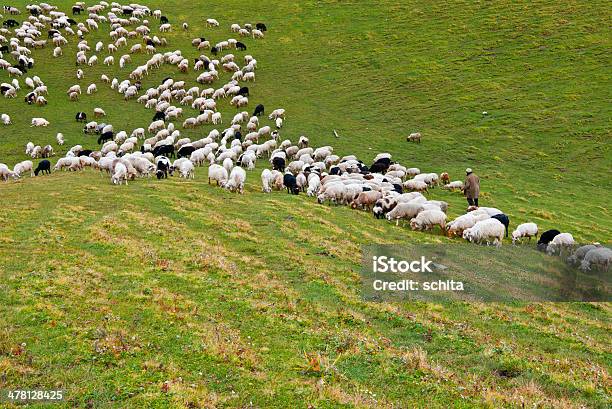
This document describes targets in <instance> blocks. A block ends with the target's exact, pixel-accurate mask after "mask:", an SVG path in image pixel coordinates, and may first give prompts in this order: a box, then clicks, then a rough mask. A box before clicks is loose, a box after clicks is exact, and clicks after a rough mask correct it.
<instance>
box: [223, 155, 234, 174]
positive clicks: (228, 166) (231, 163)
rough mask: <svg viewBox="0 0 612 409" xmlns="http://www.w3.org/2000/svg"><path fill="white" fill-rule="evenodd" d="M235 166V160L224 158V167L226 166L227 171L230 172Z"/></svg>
mask: <svg viewBox="0 0 612 409" xmlns="http://www.w3.org/2000/svg"><path fill="white" fill-rule="evenodd" d="M233 167H234V161H232V159H231V158H225V159H224V160H223V168H225V170H226V171H227V173H230V172H231V171H232V168H233Z"/></svg>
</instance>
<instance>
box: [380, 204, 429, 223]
mask: <svg viewBox="0 0 612 409" xmlns="http://www.w3.org/2000/svg"><path fill="white" fill-rule="evenodd" d="M423 210H424V208H423V205H421V204H420V203H398V204H397V205H396V206H395V207H394V208H393V210H391V211H390V212H389V213H387V220H389V221H392V220H395V225H396V226H398V225H399V221H400V220H411V219H413V218H415V217H417V216H418V214H419V213H420V212H422V211H423Z"/></svg>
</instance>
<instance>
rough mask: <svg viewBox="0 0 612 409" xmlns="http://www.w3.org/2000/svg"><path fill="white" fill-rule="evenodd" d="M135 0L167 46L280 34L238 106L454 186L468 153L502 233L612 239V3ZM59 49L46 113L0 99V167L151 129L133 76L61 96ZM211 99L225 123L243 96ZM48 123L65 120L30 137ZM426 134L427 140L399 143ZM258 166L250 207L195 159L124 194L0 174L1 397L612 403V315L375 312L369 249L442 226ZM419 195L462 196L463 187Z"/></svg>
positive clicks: (497, 308)
mask: <svg viewBox="0 0 612 409" xmlns="http://www.w3.org/2000/svg"><path fill="white" fill-rule="evenodd" d="M54 4H57V5H60V6H61V8H62V9H63V10H68V8H69V6H70V5H71V2H68V1H64V0H62V1H57V2H54ZM147 4H148V5H149V6H150V7H151V8H155V7H162V8H163V10H164V14H166V15H167V16H168V17H169V18H170V21H171V22H172V23H175V28H174V31H173V32H172V33H169V34H168V35H167V37H168V39H169V41H170V45H169V47H168V48H167V49H163V51H167V50H175V49H181V50H183V54H184V55H187V56H189V57H190V58H191V57H195V56H197V55H198V53H196V51H195V50H194V49H193V48H192V47H191V45H190V42H191V38H193V37H196V36H205V37H207V38H209V37H210V38H211V39H212V40H213V41H215V42H216V41H220V40H223V39H226V38H228V37H233V35H232V34H231V33H230V31H229V25H230V24H231V23H233V22H238V23H241V24H242V23H244V22H248V21H252V22H257V21H265V22H266V23H267V25H268V27H269V31H268V33H267V35H266V38H265V39H264V40H261V41H257V42H255V41H253V40H252V39H247V40H246V42H247V45H248V46H249V50H248V53H250V54H253V55H254V56H255V58H257V60H258V67H259V69H258V71H257V83H256V85H253V86H252V87H251V93H252V96H251V98H250V99H251V105H250V109H253V107H254V106H255V104H256V103H260V102H261V103H264V104H265V105H266V107H267V109H268V110H271V109H273V108H276V107H284V108H286V109H287V112H288V117H287V121H286V124H285V127H284V128H283V130H282V132H281V134H282V136H283V137H288V138H291V139H292V140H294V141H295V140H296V139H297V137H298V136H299V135H301V134H305V135H308V136H309V138H310V139H311V141H312V142H313V144H315V145H322V144H330V145H333V146H334V147H335V150H336V152H337V153H338V154H339V155H344V154H356V155H358V156H360V157H361V158H363V160H364V161H366V162H369V161H371V159H372V157H373V156H374V155H375V154H376V153H378V152H380V151H388V152H390V153H392V154H393V155H394V159H396V160H398V161H400V162H401V163H403V164H406V165H410V166H417V167H420V168H421V169H422V170H427V171H435V172H441V171H448V172H449V173H450V174H451V178H452V179H460V178H461V177H462V172H463V170H464V169H465V167H467V166H470V167H472V168H474V169H475V170H476V172H477V173H478V174H479V175H480V176H481V177H482V179H483V183H482V190H483V192H484V194H483V197H482V199H481V200H482V202H483V204H484V205H490V206H495V207H499V208H500V209H503V210H504V211H505V212H506V213H507V214H508V215H509V216H510V217H511V220H512V222H513V224H517V223H521V222H524V221H528V220H529V221H535V222H537V223H538V224H539V225H540V227H541V228H542V229H547V228H552V227H555V228H559V230H562V231H569V232H572V233H573V234H574V236H575V237H576V238H577V239H579V240H585V241H586V240H598V241H601V242H609V241H610V239H611V238H612V222H611V220H612V219H611V218H610V212H609V208H608V203H609V202H610V193H609V192H610V188H611V182H610V178H609V174H610V163H612V155H611V154H610V149H609V146H610V144H609V141H610V124H609V119H610V104H609V100H610V91H609V90H610V89H611V88H610V85H611V84H610V80H609V75H608V74H607V72H608V69H609V61H608V59H607V58H606V57H607V53H606V51H607V50H608V49H609V47H610V38H609V34H608V32H607V30H606V28H607V26H608V20H607V18H606V16H607V14H606V11H605V10H606V9H607V8H606V3H604V2H590V3H589V4H588V6H586V5H584V4H580V3H573V2H569V3H564V4H560V3H557V2H552V1H539V2H529V3H522V4H517V3H515V2H506V1H503V2H495V3H491V2H485V3H474V2H446V1H445V2H438V3H435V4H432V3H431V2H413V1H410V2H390V1H378V2H369V1H368V2H365V1H359V2H335V1H318V2H314V1H308V2H299V4H285V3H278V2H271V1H267V0H262V1H259V2H257V4H249V5H248V6H246V5H245V4H244V2H237V1H226V2H223V4H206V5H201V4H196V2H193V3H185V2H179V1H175V0H169V1H164V2H161V1H150V2H147ZM207 17H214V18H217V19H218V20H219V21H220V22H221V28H219V29H215V30H212V29H207V28H205V27H204V25H203V24H202V21H203V19H204V18H207ZM21 18H23V16H22V17H21ZM21 18H20V19H21ZM77 19H78V20H83V19H84V17H81V18H77ZM182 21H187V22H189V24H190V27H191V28H190V30H189V32H188V33H183V32H182V30H180V28H179V27H178V26H179V23H180V22H182ZM107 31H108V30H107V27H106V26H103V27H102V29H101V30H100V31H99V32H98V33H93V34H92V35H90V36H88V37H87V39H88V40H89V42H90V44H91V45H92V46H93V45H94V44H95V42H96V41H98V40H99V39H102V40H103V41H105V43H106V42H107V39H108V37H107ZM69 41H71V43H70V44H69V46H67V47H65V48H64V57H62V58H59V59H53V58H52V57H51V53H52V48H47V49H45V50H40V51H35V52H34V53H33V56H34V58H36V61H37V66H36V67H35V69H33V70H32V71H31V72H29V73H28V75H39V76H40V77H41V78H42V80H43V81H45V83H46V84H47V86H48V87H49V90H50V94H49V96H48V99H49V105H48V106H46V107H44V108H40V107H35V106H27V105H26V104H25V103H24V102H23V98H22V97H23V95H24V91H21V92H20V94H19V95H20V97H21V98H17V99H15V100H5V99H2V100H1V101H0V112H2V113H8V114H9V115H10V116H11V117H12V119H13V122H14V124H13V125H11V126H9V127H1V126H0V162H2V163H7V164H9V165H10V166H12V165H13V164H15V163H16V162H19V161H21V160H24V159H26V158H25V156H24V155H23V147H24V145H25V143H26V142H28V141H33V142H34V143H36V144H41V145H44V144H47V143H52V144H53V145H54V146H55V147H56V148H58V150H59V151H60V153H63V152H64V151H65V150H66V149H68V148H69V147H70V146H73V145H75V144H77V143H80V144H83V145H84V146H85V147H86V148H94V147H95V146H96V143H95V140H94V137H91V136H85V135H83V133H82V132H81V125H80V124H77V123H75V122H74V114H75V113H76V112H77V111H86V112H88V113H91V111H92V110H93V108H94V107H96V106H99V107H101V108H103V109H104V110H105V111H106V112H107V114H108V117H107V118H106V122H107V123H112V124H113V125H114V127H115V129H116V130H119V129H126V130H128V131H131V130H132V129H134V128H136V127H142V126H146V125H147V124H148V123H149V121H150V119H151V117H152V115H153V112H151V111H147V110H145V109H144V108H143V106H141V105H138V104H137V103H135V102H133V101H132V102H124V101H123V100H122V99H121V98H119V97H118V94H116V93H115V92H114V91H111V90H110V89H108V88H106V87H104V86H102V84H101V83H100V81H99V77H100V75H101V74H102V73H106V74H108V75H109V76H118V77H120V78H121V79H123V78H125V77H126V76H127V73H128V72H129V71H128V70H123V71H122V70H119V68H118V66H115V67H113V68H108V67H104V66H97V67H93V68H86V69H85V72H86V78H85V80H83V81H81V82H80V83H81V85H82V86H83V88H86V86H87V85H88V84H89V83H91V82H96V83H97V84H98V87H99V88H100V92H99V93H98V94H97V95H95V96H86V95H84V96H83V97H82V98H81V100H80V101H79V102H76V103H75V102H68V101H67V97H66V95H65V91H66V90H67V89H68V87H69V86H71V85H73V84H76V83H77V80H76V77H75V67H74V53H75V52H76V51H75V49H76V47H75V41H74V39H73V38H69ZM123 53H125V51H124V52H120V53H119V54H117V55H116V58H117V59H118V57H119V56H120V55H121V54H123ZM91 54H92V53H89V55H91ZM235 54H236V55H238V56H240V57H242V56H243V55H244V54H245V53H242V52H236V53H235ZM101 55H102V56H105V55H106V54H105V53H103V54H101ZM145 58H146V57H145V56H136V57H134V63H133V64H132V65H130V66H129V67H130V68H133V67H135V66H136V64H137V63H142V62H143V61H144V60H145ZM101 59H102V58H101ZM168 75H172V76H174V77H175V78H179V79H184V80H186V81H189V82H193V81H194V78H195V74H194V73H193V72H190V73H188V74H177V73H175V72H173V70H172V69H171V68H168V67H165V68H163V69H162V70H160V71H157V72H155V74H154V75H152V76H150V77H147V78H146V79H145V80H144V81H143V85H144V87H145V88H147V87H150V86H153V85H156V84H157V83H159V81H160V80H161V79H162V78H163V77H165V76H168ZM7 79H8V77H7V74H6V72H5V71H0V81H1V82H6V81H7ZM223 79H224V80H225V79H227V74H226V75H225V76H224V77H223ZM187 111H190V110H187ZM221 111H222V113H223V114H224V119H225V121H226V123H227V121H229V119H230V118H231V115H232V114H233V113H234V109H233V108H231V107H229V105H228V104H227V103H224V104H223V105H222V107H221ZM483 111H487V112H488V115H486V116H483V114H482V112H483ZM39 116H40V117H45V118H47V119H48V120H49V121H50V122H51V126H50V127H49V128H47V129H44V128H38V129H36V128H30V127H29V123H30V120H31V118H32V117H39ZM187 116H189V114H188V115H187ZM210 129H212V127H211V126H207V127H202V128H199V129H197V130H185V131H182V134H183V135H185V136H188V137H192V138H193V137H200V136H201V135H205V134H207V133H208V132H209V130H210ZM333 129H336V130H337V131H338V133H339V134H340V138H335V137H334V136H333V135H332V130H333ZM417 130H418V131H420V132H422V134H423V135H424V139H423V143H421V144H420V145H415V144H407V143H406V142H405V136H406V135H407V134H408V133H410V132H413V131H417ZM57 132H62V133H64V135H65V138H66V145H65V146H64V148H63V149H60V148H59V147H57V146H56V144H55V143H54V140H55V134H56V133H57ZM263 162H264V161H261V162H260V164H259V166H258V170H257V171H255V172H252V173H249V176H248V177H249V180H248V185H247V189H246V192H245V194H244V195H242V196H237V195H233V194H229V193H226V192H224V191H222V190H220V189H218V188H216V187H213V186H209V185H208V184H207V183H206V179H205V175H206V169H205V168H199V169H197V170H196V179H195V180H193V181H183V180H177V179H172V180H168V181H162V182H158V181H154V180H142V181H141V180H139V181H136V182H134V183H130V185H129V186H127V187H125V186H123V187H116V186H112V185H110V182H109V179H108V178H107V177H106V176H104V177H103V176H101V175H99V174H97V173H94V172H91V171H89V170H87V171H85V172H83V173H82V174H78V175H75V174H68V173H62V172H58V173H54V174H53V175H51V176H49V177H44V178H42V177H41V178H36V179H30V178H29V177H28V178H24V179H22V180H20V181H17V182H9V183H6V184H0V198H2V206H3V210H2V212H0V226H1V227H0V229H1V230H0V317H1V318H2V320H1V321H0V322H2V324H0V389H2V388H15V387H32V388H34V387H42V388H62V389H65V390H66V391H67V392H66V394H67V396H68V402H66V403H65V407H74V406H77V407H134V408H136V407H168V406H171V407H215V406H222V407H223V406H226V407H248V406H255V407H287V406H295V402H300V405H299V406H309V405H311V406H313V407H336V406H338V407H339V406H349V407H351V406H355V407H392V406H395V407H398V406H399V407H413V406H416V407H432V406H434V407H448V406H449V405H452V406H457V407H472V406H481V407H501V406H508V407H510V406H520V405H521V404H522V403H523V402H524V403H525V405H527V406H534V405H540V406H544V407H579V406H581V405H585V406H588V407H606V406H609V405H610V401H611V399H610V384H609V375H608V372H609V370H610V364H611V359H612V356H611V354H610V351H611V345H610V337H609V334H610V312H611V310H610V305H609V304H605V303H604V304H520V305H519V304H504V305H499V304H479V303H469V304H468V303H454V304H442V305H438V304H425V303H403V304H396V303H368V302H364V301H362V299H361V297H360V288H359V282H360V278H359V268H360V267H359V262H360V256H361V250H360V246H362V245H368V244H373V243H405V242H411V243H415V242H423V243H445V244H450V243H452V241H450V240H448V239H446V238H443V237H441V236H438V235H432V234H424V233H413V232H410V231H409V230H407V229H406V228H401V227H395V226H393V225H389V224H387V223H386V222H383V221H377V220H374V219H373V218H372V217H371V216H370V215H368V214H366V213H364V212H358V211H351V210H350V209H348V208H343V207H328V206H320V205H317V204H316V203H315V202H314V200H313V199H312V198H307V197H304V196H299V197H295V196H288V195H286V194H282V193H275V194H272V195H264V194H262V193H260V187H259V173H260V171H261V169H263V167H264V163H263ZM431 196H432V197H434V198H437V199H443V200H446V201H448V202H449V203H450V204H451V208H450V210H449V213H450V214H451V215H452V216H455V215H458V214H460V213H461V212H462V211H463V210H464V199H463V198H462V197H461V196H460V195H458V194H452V193H448V192H441V191H435V192H433V193H432V195H431ZM22 343H24V344H25V346H22Z"/></svg>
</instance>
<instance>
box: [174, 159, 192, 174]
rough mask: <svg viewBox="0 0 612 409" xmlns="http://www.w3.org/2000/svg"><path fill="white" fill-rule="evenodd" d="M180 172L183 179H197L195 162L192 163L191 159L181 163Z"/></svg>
mask: <svg viewBox="0 0 612 409" xmlns="http://www.w3.org/2000/svg"><path fill="white" fill-rule="evenodd" d="M178 171H179V177H182V178H185V179H189V178H191V179H193V178H194V177H195V169H194V166H193V162H191V161H190V160H189V159H186V158H185V160H184V161H182V162H181V163H179V165H178Z"/></svg>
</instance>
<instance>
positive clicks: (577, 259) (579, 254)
mask: <svg viewBox="0 0 612 409" xmlns="http://www.w3.org/2000/svg"><path fill="white" fill-rule="evenodd" d="M597 247H601V246H599V245H597V244H587V245H585V246H581V247H578V248H577V249H576V250H574V252H573V253H572V255H571V256H569V257H568V258H567V262H568V263H569V264H572V265H574V266H577V265H579V264H580V263H581V262H582V260H583V259H584V256H586V254H587V253H588V252H589V251H591V250H593V249H595V248H597Z"/></svg>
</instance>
